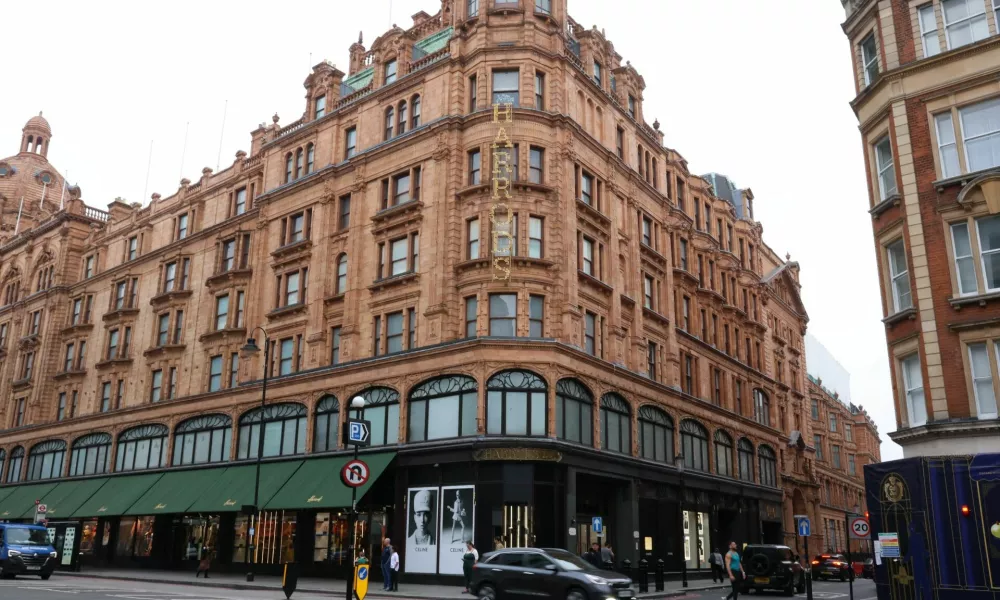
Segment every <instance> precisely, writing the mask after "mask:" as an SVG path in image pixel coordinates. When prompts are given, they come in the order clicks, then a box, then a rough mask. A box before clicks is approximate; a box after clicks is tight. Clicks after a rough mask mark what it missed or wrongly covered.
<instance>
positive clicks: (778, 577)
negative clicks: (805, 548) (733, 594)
mask: <svg viewBox="0 0 1000 600" xmlns="http://www.w3.org/2000/svg"><path fill="white" fill-rule="evenodd" d="M742 559H743V571H745V572H746V574H747V576H746V578H745V579H744V580H743V593H744V594H746V593H749V592H750V590H757V591H758V592H760V591H762V590H781V591H783V592H785V594H787V595H789V596H794V595H795V592H798V593H800V594H801V593H802V592H805V591H806V578H805V572H804V571H803V570H802V565H800V564H799V561H798V556H796V555H795V553H794V552H792V549H791V548H789V547H788V546H774V545H770V544H748V545H747V547H746V548H744V549H743V556H742Z"/></svg>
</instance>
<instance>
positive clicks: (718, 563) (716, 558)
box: [708, 548, 725, 583]
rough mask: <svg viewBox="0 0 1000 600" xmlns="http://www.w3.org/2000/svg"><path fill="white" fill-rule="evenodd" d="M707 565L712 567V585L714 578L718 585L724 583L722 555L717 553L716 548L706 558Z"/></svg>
mask: <svg viewBox="0 0 1000 600" xmlns="http://www.w3.org/2000/svg"><path fill="white" fill-rule="evenodd" d="M708 563H709V564H710V565H712V583H715V581H716V578H718V581H719V583H722V582H723V581H725V579H724V577H723V570H722V569H723V563H722V553H721V552H719V549H718V548H715V551H714V552H712V555H711V556H709V557H708Z"/></svg>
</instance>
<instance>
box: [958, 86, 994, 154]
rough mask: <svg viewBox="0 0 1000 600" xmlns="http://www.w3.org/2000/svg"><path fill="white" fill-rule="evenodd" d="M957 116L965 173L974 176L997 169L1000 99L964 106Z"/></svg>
mask: <svg viewBox="0 0 1000 600" xmlns="http://www.w3.org/2000/svg"><path fill="white" fill-rule="evenodd" d="M958 114H959V117H960V119H961V131H962V142H963V147H964V149H965V166H966V170H967V171H968V172H970V173H974V172H976V171H982V170H983V169H990V168H993V167H997V166H1000V98H994V99H992V100H987V101H986V102H980V103H979V104H973V105H972V106H966V107H964V108H962V109H960V110H959V111H958Z"/></svg>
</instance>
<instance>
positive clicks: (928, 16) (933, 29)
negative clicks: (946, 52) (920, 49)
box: [917, 4, 941, 58]
mask: <svg viewBox="0 0 1000 600" xmlns="http://www.w3.org/2000/svg"><path fill="white" fill-rule="evenodd" d="M917 19H918V20H919V21H920V39H921V41H922V42H923V46H924V58H928V57H930V56H934V55H935V54H939V53H940V52H941V43H940V42H939V41H938V29H937V17H936V16H935V15H934V5H933V4H925V5H924V6H921V7H920V8H918V9H917Z"/></svg>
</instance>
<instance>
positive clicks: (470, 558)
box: [462, 542, 479, 593]
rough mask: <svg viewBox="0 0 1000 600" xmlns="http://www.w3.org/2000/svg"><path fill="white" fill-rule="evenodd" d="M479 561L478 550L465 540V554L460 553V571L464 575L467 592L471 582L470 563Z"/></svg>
mask: <svg viewBox="0 0 1000 600" xmlns="http://www.w3.org/2000/svg"><path fill="white" fill-rule="evenodd" d="M477 562H479V551H478V550H476V547H475V546H474V545H473V544H472V542H465V554H464V555H462V573H463V574H464V575H465V591H466V593H468V592H469V586H470V585H471V584H472V565H474V564H476V563H477Z"/></svg>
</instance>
